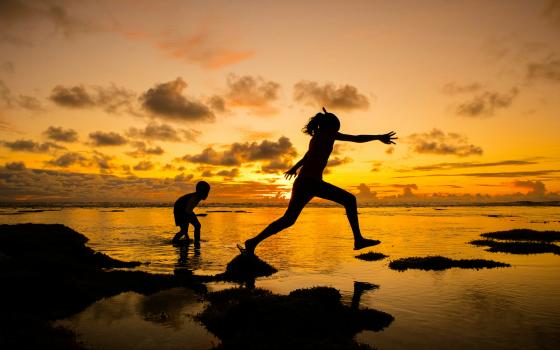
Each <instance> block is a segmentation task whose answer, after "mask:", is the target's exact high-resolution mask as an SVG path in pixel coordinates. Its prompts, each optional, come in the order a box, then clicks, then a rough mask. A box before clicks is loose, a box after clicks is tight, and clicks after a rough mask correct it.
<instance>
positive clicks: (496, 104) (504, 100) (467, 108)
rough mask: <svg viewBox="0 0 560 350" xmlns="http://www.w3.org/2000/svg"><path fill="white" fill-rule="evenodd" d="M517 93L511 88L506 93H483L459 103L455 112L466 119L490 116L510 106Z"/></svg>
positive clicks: (514, 88)
mask: <svg viewBox="0 0 560 350" xmlns="http://www.w3.org/2000/svg"><path fill="white" fill-rule="evenodd" d="M518 93H519V89H518V88H516V87H513V88H511V89H510V91H509V92H506V93H499V92H496V91H484V92H481V93H478V94H477V95H475V96H473V97H472V98H470V99H469V100H467V101H465V102H463V103H460V104H459V105H458V106H457V108H456V112H457V114H459V115H463V116H466V117H483V116H492V115H494V114H495V113H496V111H497V110H499V109H505V108H508V107H509V106H511V104H512V103H513V100H514V99H515V97H516V96H517V95H518Z"/></svg>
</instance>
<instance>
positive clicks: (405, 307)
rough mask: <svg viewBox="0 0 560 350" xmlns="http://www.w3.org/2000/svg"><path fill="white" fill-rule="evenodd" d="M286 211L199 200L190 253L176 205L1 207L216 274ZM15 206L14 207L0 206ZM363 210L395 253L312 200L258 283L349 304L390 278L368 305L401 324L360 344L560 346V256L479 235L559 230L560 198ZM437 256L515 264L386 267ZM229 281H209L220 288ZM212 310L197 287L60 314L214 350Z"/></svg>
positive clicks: (97, 334) (125, 344) (104, 343)
mask: <svg viewBox="0 0 560 350" xmlns="http://www.w3.org/2000/svg"><path fill="white" fill-rule="evenodd" d="M222 210H223V211H226V212H219V211H222ZM234 210H237V211H239V210H241V211H246V212H233V211H234ZM217 211H218V212H217ZM283 211H284V209H283V208H270V207H268V208H262V207H260V208H253V207H251V208H233V209H232V208H216V207H212V208H199V210H198V213H207V214H208V215H207V216H205V217H199V220H200V222H201V223H202V239H203V242H202V244H201V248H200V249H199V250H195V249H194V248H193V247H192V245H191V247H190V249H189V250H188V251H185V250H183V251H181V249H180V248H178V247H173V246H172V245H171V244H170V240H171V238H172V237H173V234H174V233H175V232H176V231H177V230H176V228H175V226H174V222H173V213H172V208H145V207H144V208H64V209H62V210H60V211H44V212H30V213H21V214H18V215H2V216H0V222H1V223H8V224H11V223H24V222H32V223H61V224H65V225H67V226H69V227H71V228H73V229H74V230H76V231H78V232H80V233H83V234H84V235H86V236H87V237H88V238H89V239H90V241H89V243H88V244H89V246H90V247H92V248H93V249H95V250H98V251H101V252H104V253H107V254H109V255H110V256H112V257H114V258H118V259H123V260H137V261H142V262H146V263H149V264H144V265H142V266H141V267H140V269H142V270H146V271H149V272H157V273H173V271H174V269H175V268H182V269H190V270H193V271H194V273H196V274H214V273H219V272H222V271H223V270H224V269H225V266H226V264H227V263H228V262H229V261H230V260H231V259H232V258H233V257H235V256H236V255H237V254H238V250H237V248H236V243H239V242H243V241H244V240H245V239H247V238H249V237H250V236H253V235H255V234H256V233H258V232H259V231H260V230H262V229H263V228H264V227H265V226H266V225H267V224H269V223H270V222H272V221H273V220H274V219H276V218H277V217H279V216H280V215H281V214H282V213H283ZM9 212H14V209H7V208H5V209H1V212H0V213H2V214H6V213H9ZM359 212H360V224H361V227H362V232H363V234H364V236H366V237H368V238H375V239H379V240H381V241H382V244H380V245H379V246H376V247H373V248H370V249H364V250H363V251H360V253H361V252H368V251H374V252H380V253H384V254H386V255H388V256H389V257H388V258H386V259H384V260H381V261H375V262H367V261H361V260H358V259H356V258H355V255H357V254H358V253H356V252H355V251H353V249H352V233H351V230H350V227H349V225H348V223H347V220H346V217H345V215H344V209H342V208H320V207H309V208H306V209H304V211H303V213H302V215H301V216H300V218H299V220H298V222H297V223H296V224H295V225H294V226H292V227H291V228H289V229H287V230H285V231H284V232H281V233H280V234H278V235H276V236H274V237H271V238H270V239H268V240H266V241H265V242H264V243H263V244H262V245H261V246H259V248H258V249H257V255H258V256H259V257H260V258H261V259H263V260H265V261H266V262H268V263H270V264H271V265H273V266H274V267H276V268H277V269H278V270H279V272H278V273H276V274H274V275H272V276H270V277H267V278H261V279H257V281H256V286H257V287H261V288H265V289H268V290H270V291H272V292H274V293H281V294H287V293H289V292H290V291H292V290H294V289H298V288H307V287H312V286H330V287H334V288H336V289H338V290H340V292H341V294H342V295H343V298H344V300H345V301H346V302H348V303H349V302H350V300H351V297H352V291H353V284H354V282H355V281H361V282H369V283H373V284H376V285H379V289H377V290H373V291H369V292H366V293H365V294H364V295H363V297H362V299H361V304H360V305H361V307H370V308H374V309H378V310H381V311H384V312H387V313H390V314H391V315H393V316H394V317H395V321H394V322H393V323H392V324H391V325H390V326H389V327H388V328H387V329H385V330H384V331H381V332H370V331H365V332H362V333H360V334H358V335H357V340H358V341H359V342H362V343H366V344H370V345H372V346H374V347H377V348H378V349H447V348H450V347H452V348H454V349H473V348H478V349H556V347H557V345H558V344H560V278H559V277H560V255H553V254H539V255H512V254H505V253H489V252H486V251H485V250H484V248H483V247H476V246H472V245H470V244H468V242H469V241H471V240H474V239H477V238H479V234H481V233H484V232H491V231H499V230H508V229H513V228H531V229H536V230H560V209H559V208H558V207H441V208H439V207H438V208H433V207H419V208H418V207H410V208H409V207H383V208H360V209H359ZM191 237H192V232H191ZM426 255H442V256H446V257H449V258H456V259H471V258H481V259H491V260H496V261H501V262H506V263H509V264H511V265H512V267H509V268H498V269H483V270H462V269H450V270H446V271H439V272H434V271H418V270H408V271H404V272H397V271H393V270H390V269H389V268H388V266H387V265H388V263H389V261H390V260H393V259H398V258H401V257H409V256H426ZM230 286H232V285H229V284H218V283H214V284H209V288H210V289H211V290H218V289H223V288H227V287H230ZM203 308H204V304H203V302H202V301H200V300H199V299H198V297H197V296H196V295H194V294H192V293H190V292H186V291H184V290H183V289H172V290H168V291H162V292H159V293H156V294H153V295H150V296H142V295H139V294H136V293H132V292H129V293H123V294H121V295H118V296H115V297H112V298H107V299H103V300H101V301H99V302H96V303H95V304H93V305H91V306H90V307H88V308H87V309H85V310H84V311H83V312H81V313H79V314H77V315H74V316H72V317H70V318H68V319H66V320H61V321H59V322H58V323H59V324H62V325H64V326H67V327H69V328H71V329H73V330H75V331H76V332H77V333H78V335H79V340H81V341H83V342H84V343H85V344H86V346H91V347H92V348H94V349H127V348H130V349H132V348H134V349H179V348H181V349H209V348H212V347H213V346H214V345H216V344H218V343H219V339H217V338H216V337H214V336H213V335H212V334H211V333H209V332H207V331H206V330H205V328H204V327H203V326H202V325H201V324H199V323H198V322H197V321H196V320H195V319H194V315H196V314H197V313H198V312H200V311H201V310H202V309H203Z"/></svg>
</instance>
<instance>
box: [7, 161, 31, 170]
mask: <svg viewBox="0 0 560 350" xmlns="http://www.w3.org/2000/svg"><path fill="white" fill-rule="evenodd" d="M4 168H5V169H6V170H11V171H20V170H25V169H26V167H25V163H24V162H9V163H6V164H4Z"/></svg>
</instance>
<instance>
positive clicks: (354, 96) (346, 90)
mask: <svg viewBox="0 0 560 350" xmlns="http://www.w3.org/2000/svg"><path fill="white" fill-rule="evenodd" d="M294 99H295V100H296V101H297V102H299V103H302V104H304V105H308V106H314V107H317V108H320V107H323V106H324V107H326V108H332V109H340V110H345V111H350V110H356V109H363V110H366V109H368V108H369V100H368V98H367V97H366V96H365V95H364V94H361V93H359V92H358V89H357V88H355V87H354V86H352V85H348V84H346V85H340V86H338V87H337V86H335V85H334V84H332V83H326V84H325V85H322V86H321V85H319V83H317V82H314V81H307V80H302V81H300V82H298V83H296V84H295V85H294Z"/></svg>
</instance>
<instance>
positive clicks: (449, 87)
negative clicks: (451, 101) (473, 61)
mask: <svg viewBox="0 0 560 350" xmlns="http://www.w3.org/2000/svg"><path fill="white" fill-rule="evenodd" d="M480 89H482V84H480V83H476V82H475V83H470V84H465V85H459V84H457V83H455V82H450V83H447V84H445V85H444V86H443V88H442V92H443V93H444V94H446V95H451V96H453V95H457V94H464V93H472V92H477V91H480Z"/></svg>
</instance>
